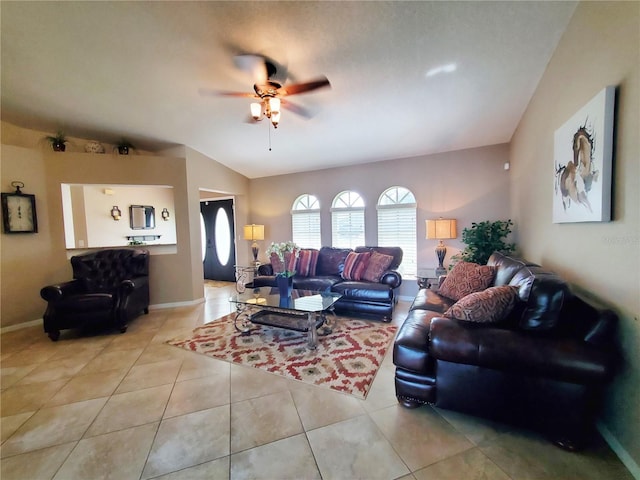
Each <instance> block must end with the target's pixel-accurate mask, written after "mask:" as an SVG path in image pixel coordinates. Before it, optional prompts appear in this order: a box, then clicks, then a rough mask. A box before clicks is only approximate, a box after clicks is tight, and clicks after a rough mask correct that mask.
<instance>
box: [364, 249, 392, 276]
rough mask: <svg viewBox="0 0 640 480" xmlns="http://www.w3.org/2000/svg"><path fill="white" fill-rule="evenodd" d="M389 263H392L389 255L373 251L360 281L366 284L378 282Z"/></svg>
mask: <svg viewBox="0 0 640 480" xmlns="http://www.w3.org/2000/svg"><path fill="white" fill-rule="evenodd" d="M391 262H393V257H392V256H391V255H384V254H382V253H378V252H375V251H374V252H371V256H370V257H369V264H368V265H367V269H366V270H365V271H364V273H363V274H362V279H363V280H367V281H368V282H379V281H380V279H381V278H382V274H383V273H384V272H386V271H387V269H388V268H389V265H391Z"/></svg>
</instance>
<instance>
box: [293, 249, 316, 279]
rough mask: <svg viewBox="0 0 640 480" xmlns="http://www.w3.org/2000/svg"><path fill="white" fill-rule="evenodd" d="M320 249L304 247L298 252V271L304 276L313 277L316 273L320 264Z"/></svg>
mask: <svg viewBox="0 0 640 480" xmlns="http://www.w3.org/2000/svg"><path fill="white" fill-rule="evenodd" d="M319 253H320V252H319V251H318V250H313V249H306V248H305V249H302V250H300V253H299V254H298V265H297V271H296V273H297V274H298V275H301V276H303V277H312V276H314V275H315V274H316V265H317V264H318V255H319Z"/></svg>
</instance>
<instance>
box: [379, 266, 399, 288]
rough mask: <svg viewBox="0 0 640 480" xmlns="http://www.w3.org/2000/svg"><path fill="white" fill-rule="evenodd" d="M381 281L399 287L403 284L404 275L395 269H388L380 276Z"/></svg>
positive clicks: (392, 286)
mask: <svg viewBox="0 0 640 480" xmlns="http://www.w3.org/2000/svg"><path fill="white" fill-rule="evenodd" d="M380 283H384V284H386V285H389V286H390V287H391V288H398V287H399V286H400V285H401V284H402V275H400V273H399V272H396V271H395V270H387V271H386V272H384V273H383V274H382V277H380Z"/></svg>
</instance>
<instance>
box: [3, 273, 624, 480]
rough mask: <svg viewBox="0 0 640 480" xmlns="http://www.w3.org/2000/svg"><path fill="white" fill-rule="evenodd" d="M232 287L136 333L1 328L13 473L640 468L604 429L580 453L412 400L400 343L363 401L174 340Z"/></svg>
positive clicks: (572, 475)
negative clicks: (406, 391) (402, 381)
mask: <svg viewBox="0 0 640 480" xmlns="http://www.w3.org/2000/svg"><path fill="white" fill-rule="evenodd" d="M232 290H233V284H229V285H227V286H223V287H207V288H206V295H205V297H206V302H205V303H203V304H200V305H197V306H193V307H184V308H174V309H164V310H152V311H151V313H150V314H149V315H147V316H142V317H139V318H138V319H136V320H135V321H133V322H132V324H131V325H130V327H129V330H128V331H127V333H125V334H123V335H121V334H119V333H114V332H107V333H103V334H100V335H95V336H83V335H82V334H80V333H78V332H74V331H65V332H63V334H62V336H61V338H60V341H58V342H56V343H54V342H51V341H50V340H49V339H48V338H47V337H46V336H45V335H44V333H43V332H42V330H41V328H40V327H38V328H35V327H34V328H26V329H21V330H17V331H13V332H8V333H6V334H4V335H2V338H1V341H2V343H1V346H2V350H1V351H0V361H1V373H2V377H1V389H2V390H1V392H0V395H1V396H0V414H1V419H0V426H1V434H2V435H1V441H2V446H1V448H0V452H1V453H0V477H1V478H2V480H11V479H19V480H36V479H56V480H72V479H82V480H93V479H106V478H109V479H117V480H126V479H132V480H133V479H150V478H161V479H229V478H230V479H244V478H265V479H285V478H292V479H307V478H309V479H312V478H323V479H355V478H362V479H377V478H380V479H394V478H401V479H414V480H427V479H489V480H493V479H496V480H501V479H576V480H578V479H580V480H583V479H627V478H628V479H631V478H632V477H631V475H630V474H629V472H628V471H627V470H625V468H624V467H623V465H622V464H621V463H620V461H619V460H618V459H617V457H616V456H615V455H614V454H613V453H612V452H611V450H610V449H609V448H608V447H607V446H606V445H605V444H604V443H603V442H602V441H601V440H596V441H595V442H594V445H593V446H591V447H590V448H589V449H587V450H586V451H584V452H581V453H576V454H572V453H567V452H564V451H562V450H560V449H558V448H556V447H554V446H553V445H551V444H550V443H548V442H547V441H546V440H545V439H543V438H541V437H539V436H537V435H536V434H534V433H531V432H526V431H520V430H514V429H512V428H510V427H507V426H504V425H497V424H494V423H491V422H487V421H484V420H481V419H477V418H473V417H469V416H465V415H461V414H458V413H454V412H448V411H444V410H437V409H435V408H431V407H428V406H426V407H422V408H419V409H415V410H407V409H404V408H402V407H400V406H399V405H398V404H397V402H396V399H395V396H394V386H393V369H394V367H393V364H392V361H391V355H390V353H389V354H388V355H387V357H386V358H385V360H384V363H383V366H382V368H381V370H380V371H379V373H378V375H377V377H376V379H375V382H374V384H373V386H372V389H371V391H370V393H369V395H368V397H367V399H366V400H359V399H356V398H354V397H351V396H348V395H344V394H340V393H335V392H332V391H329V390H325V389H322V388H319V387H314V386H308V385H305V384H301V383H298V382H294V381H291V380H286V379H284V378H280V377H277V376H274V375H271V374H268V373H264V372H261V371H258V370H254V369H251V368H247V367H241V366H237V365H231V364H228V363H225V362H222V361H219V360H215V359H211V358H208V357H205V356H202V355H199V354H196V353H192V352H188V351H184V350H181V349H178V348H175V347H171V346H168V345H165V344H163V342H164V341H165V340H167V339H169V338H173V337H175V336H178V335H180V334H183V333H186V332H189V331H190V330H191V329H193V328H194V327H196V326H197V325H200V324H202V323H205V322H209V321H212V320H214V319H216V318H219V317H220V316H222V315H225V314H227V313H229V312H230V311H231V308H230V306H229V303H228V301H227V298H228V296H229V294H230V293H231V292H232ZM407 308H408V303H406V302H400V304H399V306H398V308H397V309H396V313H395V315H394V323H398V324H399V323H401V322H402V321H403V319H404V317H405V315H406V311H407Z"/></svg>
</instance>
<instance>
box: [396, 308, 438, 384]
mask: <svg viewBox="0 0 640 480" xmlns="http://www.w3.org/2000/svg"><path fill="white" fill-rule="evenodd" d="M437 315H438V313H436V312H431V311H429V310H413V311H411V312H409V315H408V316H407V318H406V320H405V321H404V323H403V324H402V327H400V331H399V332H398V334H397V335H396V339H395V342H394V343H393V363H394V365H395V366H396V367H398V368H402V369H403V370H409V371H412V372H417V373H424V372H426V371H427V369H428V366H429V324H430V323H431V319H432V318H434V317H435V316H437Z"/></svg>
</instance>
